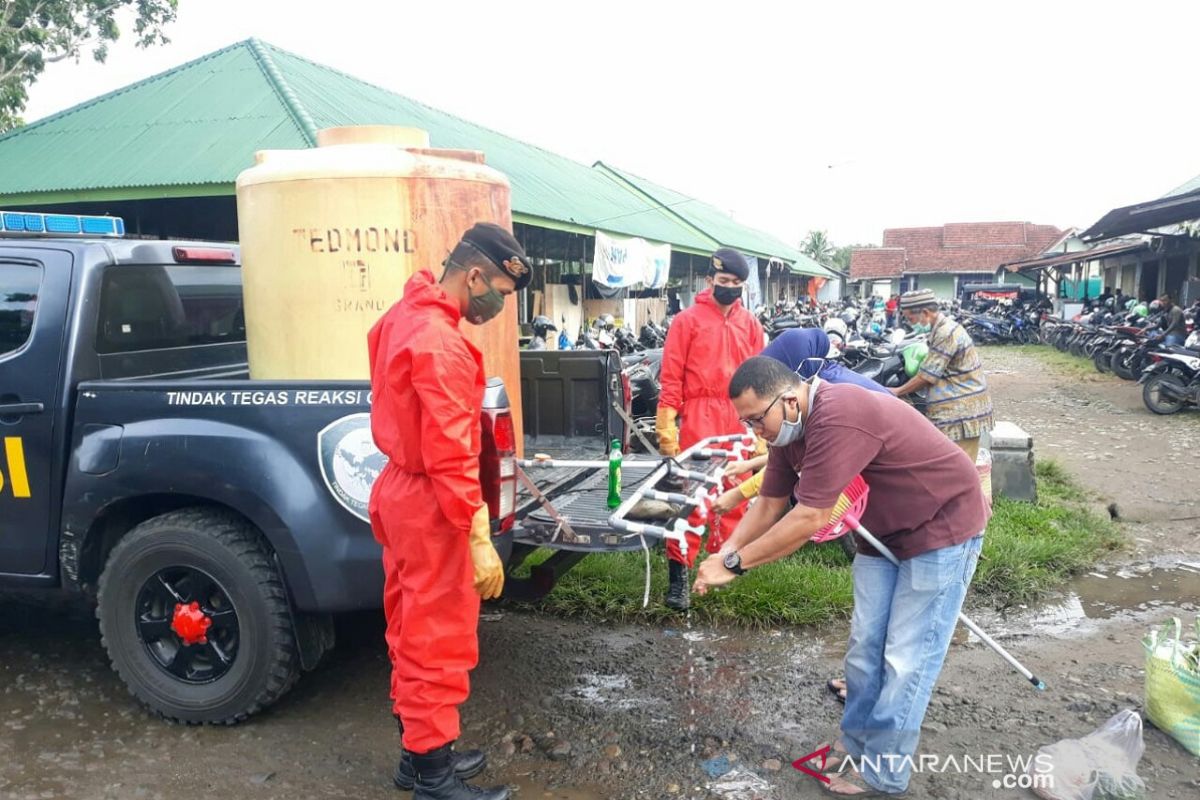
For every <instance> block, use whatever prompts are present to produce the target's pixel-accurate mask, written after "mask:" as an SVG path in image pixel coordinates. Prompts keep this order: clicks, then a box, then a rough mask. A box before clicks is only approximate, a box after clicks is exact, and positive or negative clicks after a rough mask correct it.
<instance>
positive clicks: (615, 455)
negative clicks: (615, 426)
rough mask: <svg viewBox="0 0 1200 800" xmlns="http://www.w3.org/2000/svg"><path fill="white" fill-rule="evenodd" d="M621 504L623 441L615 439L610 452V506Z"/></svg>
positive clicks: (614, 506)
mask: <svg viewBox="0 0 1200 800" xmlns="http://www.w3.org/2000/svg"><path fill="white" fill-rule="evenodd" d="M619 505H621V443H620V442H619V441H618V440H616V439H613V440H612V450H610V451H609V453H608V507H609V508H616V507H617V506H619Z"/></svg>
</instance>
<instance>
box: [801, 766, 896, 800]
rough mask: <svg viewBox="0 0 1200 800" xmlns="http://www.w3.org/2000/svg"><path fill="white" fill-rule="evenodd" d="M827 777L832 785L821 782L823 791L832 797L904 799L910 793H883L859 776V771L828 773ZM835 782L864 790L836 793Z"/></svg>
mask: <svg viewBox="0 0 1200 800" xmlns="http://www.w3.org/2000/svg"><path fill="white" fill-rule="evenodd" d="M824 775H825V777H826V778H828V779H829V780H830V783H825V782H824V781H822V782H821V791H822V792H824V793H825V794H827V795H829V796H830V797H904V796H905V795H906V794H908V792H883V791H880V790H879V789H876V788H874V787H873V786H871V785H870V784H869V783H867V781H866V780H865V779H864V778H863V776H862V775H860V774H859V772H858V770H856V769H853V768H852V769H850V770H849V771H848V772H826V773H824ZM833 781H841V782H842V783H844V784H847V785H849V786H851V787H853V788H855V789H862V791H861V792H854V793H847V792H835V791H834V790H833Z"/></svg>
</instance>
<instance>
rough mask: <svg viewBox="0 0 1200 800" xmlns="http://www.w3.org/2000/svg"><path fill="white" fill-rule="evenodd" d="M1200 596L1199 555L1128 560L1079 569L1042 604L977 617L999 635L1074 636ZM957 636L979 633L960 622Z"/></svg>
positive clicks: (1187, 605)
mask: <svg viewBox="0 0 1200 800" xmlns="http://www.w3.org/2000/svg"><path fill="white" fill-rule="evenodd" d="M1197 598H1200V561H1170V562H1157V563H1156V562H1150V563H1143V564H1130V565H1125V566H1122V567H1119V568H1116V569H1107V570H1095V571H1092V572H1089V573H1087V574H1084V575H1081V576H1079V577H1077V578H1075V579H1074V580H1072V581H1071V582H1070V583H1069V584H1067V586H1066V587H1065V588H1064V591H1063V592H1062V593H1061V594H1059V595H1058V596H1056V597H1054V598H1052V599H1051V600H1049V601H1047V602H1046V603H1043V604H1041V605H1038V606H1033V607H1028V606H1018V607H1017V608H1016V609H1015V610H1013V611H1009V612H1008V613H1007V614H1002V615H992V618H991V619H990V620H986V617H987V616H989V615H987V614H979V615H978V616H979V617H980V619H979V620H978V621H979V622H980V624H981V625H982V626H983V628H984V629H985V630H987V631H988V633H990V634H991V635H993V636H998V637H1016V636H1027V635H1051V636H1076V635H1085V634H1088V633H1091V632H1094V631H1095V630H1096V629H1097V628H1099V627H1100V626H1101V625H1102V624H1103V623H1104V621H1106V620H1111V619H1131V618H1135V617H1138V616H1140V615H1143V614H1148V613H1150V612H1154V611H1156V610H1159V609H1179V610H1182V611H1185V612H1187V611H1195V610H1196V608H1197V606H1196V602H1197ZM973 616H974V613H973ZM985 620H986V621H985ZM956 639H957V640H958V641H964V640H966V641H973V640H974V639H975V637H974V635H972V634H969V633H967V632H966V631H965V630H964V629H962V628H960V630H959V632H958V635H957V637H956Z"/></svg>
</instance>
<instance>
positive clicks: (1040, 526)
mask: <svg viewBox="0 0 1200 800" xmlns="http://www.w3.org/2000/svg"><path fill="white" fill-rule="evenodd" d="M1037 480H1038V498H1039V499H1038V502H1037V503H1036V504H1032V503H1020V502H1016V501H1012V500H1006V499H1004V498H997V501H996V509H995V514H994V515H993V517H992V521H991V523H990V524H989V526H988V532H987V536H986V537H985V538H984V548H983V555H982V557H981V558H980V561H979V568H978V570H977V571H976V574H975V580H974V583H973V584H972V591H973V592H974V594H975V596H976V597H979V598H982V599H984V600H985V601H986V602H988V603H990V604H993V605H997V606H1007V605H1013V604H1016V603H1027V602H1029V601H1031V600H1036V599H1037V598H1038V597H1041V596H1043V595H1045V594H1046V593H1047V592H1048V591H1049V590H1050V589H1052V588H1053V587H1054V586H1055V585H1057V584H1059V583H1061V582H1062V581H1063V580H1065V579H1066V578H1068V577H1069V576H1071V575H1073V574H1076V573H1078V572H1081V571H1083V570H1085V569H1086V568H1088V567H1089V566H1091V565H1092V564H1094V563H1095V562H1096V561H1097V560H1099V559H1100V557H1101V556H1103V555H1104V554H1106V553H1110V552H1112V551H1114V550H1117V549H1119V548H1120V547H1121V546H1122V542H1123V538H1122V535H1121V533H1120V530H1119V529H1118V528H1117V527H1116V525H1114V524H1113V523H1112V522H1111V521H1109V520H1107V519H1103V518H1101V517H1099V516H1097V515H1096V514H1094V513H1092V512H1091V511H1090V510H1089V509H1088V508H1086V507H1085V506H1084V501H1086V499H1087V494H1086V492H1085V491H1084V490H1083V489H1081V488H1080V487H1079V486H1078V485H1077V484H1076V483H1074V482H1073V481H1072V480H1071V478H1070V476H1068V475H1067V473H1066V472H1065V471H1064V470H1063V468H1062V467H1061V466H1059V465H1058V464H1057V463H1055V462H1053V461H1041V462H1039V463H1038V465H1037ZM548 555H549V551H546V552H545V553H537V554H534V556H533V557H531V558H530V559H529V561H528V562H527V563H530V564H532V563H537V562H538V561H540V560H542V559H543V558H545V557H547V556H548ZM650 564H651V585H650V607H649V608H642V593H643V591H644V587H645V557H644V555H643V554H642V553H640V552H638V553H620V554H612V555H593V556H591V557H589V558H587V559H584V561H583V562H581V563H580V564H579V565H578V566H576V567H575V568H574V569H573V570H571V571H570V572H569V573H567V575H566V576H564V577H563V579H562V580H561V581H560V582H559V584H558V585H557V586H556V587H555V588H554V591H552V592H551V593H550V595H549V596H548V597H547V598H546V599H545V600H543V601H542V603H541V604H540V606H539V608H541V609H542V610H545V611H549V612H551V613H554V614H561V615H564V616H571V617H581V618H585V619H594V620H606V621H608V620H619V621H645V622H662V621H667V620H678V619H679V617H678V616H677V615H676V614H675V613H674V612H671V611H669V610H668V609H667V608H665V607H664V606H663V604H662V598H663V596H664V594H665V593H666V589H667V568H666V561H665V559H664V557H663V555H662V553H661V552H659V551H652V552H651V556H650ZM853 597H854V594H853V587H852V584H851V577H850V561H849V559H848V558H847V557H846V556H845V555H844V554H843V553H842V551H841V548H840V547H839V545H838V544H837V543H829V544H822V545H808V546H805V547H804V548H802V549H801V550H800V551H799V552H797V553H795V554H794V555H792V556H790V557H788V558H786V559H784V560H782V561H780V562H777V563H775V564H767V565H765V566H763V567H760V568H758V569H755V570H753V571H752V572H750V573H748V574H747V575H745V576H744V577H741V578H738V579H737V580H736V581H734V583H733V584H732V585H731V586H730V587H729V588H727V589H725V590H723V591H719V592H710V593H709V594H708V595H706V596H704V597H693V598H692V609H693V611H692V613H693V619H694V620H697V621H701V622H717V623H733V624H737V625H743V626H747V627H754V628H765V627H771V626H777V625H814V624H819V623H823V622H828V621H830V620H835V619H844V618H848V617H849V614H850V611H851V608H852V606H853Z"/></svg>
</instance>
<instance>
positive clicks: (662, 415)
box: [655, 247, 763, 611]
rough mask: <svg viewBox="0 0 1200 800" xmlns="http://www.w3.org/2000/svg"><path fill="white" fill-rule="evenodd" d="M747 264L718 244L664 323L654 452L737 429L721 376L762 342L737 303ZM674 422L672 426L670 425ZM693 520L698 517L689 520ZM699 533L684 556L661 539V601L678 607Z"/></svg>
mask: <svg viewBox="0 0 1200 800" xmlns="http://www.w3.org/2000/svg"><path fill="white" fill-rule="evenodd" d="M749 277H750V265H749V263H747V261H746V258H745V256H743V255H742V254H741V253H739V252H737V251H736V250H731V249H730V248H728V247H723V248H721V249H720V250H718V251H717V252H715V253H713V256H712V264H711V265H710V266H709V269H708V288H707V289H705V290H704V291H702V292H700V294H698V295H696V302H695V304H694V305H692V307H691V308H689V309H687V310H686V311H684V312H683V313H681V314H679V316H677V317H675V319H674V320H673V321H672V322H671V327H670V329H669V330H668V331H667V341H666V344H665V345H664V346H663V357H662V374H661V377H660V382H661V386H662V388H661V390H660V391H659V395H658V416H657V420H656V425H655V428H656V429H657V431H658V447H659V452H660V453H662V455H664V456H672V457H673V456H676V455H678V454H679V452H680V450H681V449H682V450H686V449H687V448H689V447H691V446H692V445H694V444H695V443H696V442H698V441H700V440H701V439H704V438H706V437H708V436H722V435H726V434H734V433H744V432H745V430H746V429H745V426H744V425H742V424H741V422H739V421H738V415H737V411H736V410H734V407H733V403H732V402H730V400H729V392H728V388H729V379H730V378H731V377H733V373H734V372H735V371H736V370H737V368H738V367H740V366H741V365H742V362H743V361H745V360H746V359H748V358H750V357H751V356H753V355H756V354H758V352H759V351H760V350H762V349H763V329H762V325H760V324H759V323H758V320H757V319H755V318H754V315H753V314H751V313H750V312H749V311H747V310H746V308H745V307H744V306H743V305H742V302H741V298H742V285H743V284H744V283H745V281H746V279H747V278H749ZM676 422H679V426H678V427H677V426H676ZM741 516H742V510H741V509H740V508H739V509H735V510H734V511H733V512H731V513H729V514H725V515H723V516H722V517H720V518H719V521H715V523H710V526H709V541H708V546H709V550H710V551H712V552H716V551H717V550H718V549H719V548H720V545H721V542H722V541H723V540H724V539H725V538H726V537H728V536H729V534H731V533H733V529H734V528H736V527H737V522H738V520H739V519H741ZM690 521H691V522H692V523H693V524H697V523H699V522H700V520H699V518H698V517H695V518H693V519H692V520H690ZM699 549H700V537H699V536H694V535H689V536H688V552H687V561H686V562H685V561H684V558H683V555H682V553H680V548H679V546H678V545H677V544H676V543H675V542H668V543H667V566H668V568H669V571H670V579H671V580H670V588H669V589H668V590H667V605H668V606H669V607H670V608H673V609H675V610H677V611H683V610H686V609H687V607H688V605H689V602H690V596H689V594H688V580H687V570H688V568H690V567H691V566H692V565H693V564H695V563H696V555H697V552H698V551H699Z"/></svg>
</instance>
